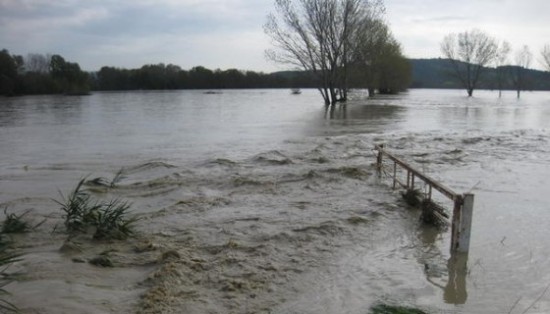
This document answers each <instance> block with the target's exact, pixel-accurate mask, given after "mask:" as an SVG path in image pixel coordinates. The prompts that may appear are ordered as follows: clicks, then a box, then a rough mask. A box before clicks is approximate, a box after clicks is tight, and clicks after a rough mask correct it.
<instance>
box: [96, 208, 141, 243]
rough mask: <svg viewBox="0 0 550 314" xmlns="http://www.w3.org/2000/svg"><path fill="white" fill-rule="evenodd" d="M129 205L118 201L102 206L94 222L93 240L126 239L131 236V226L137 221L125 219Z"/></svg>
mask: <svg viewBox="0 0 550 314" xmlns="http://www.w3.org/2000/svg"><path fill="white" fill-rule="evenodd" d="M129 209H130V204H128V203H127V202H123V201H120V200H118V199H115V200H112V201H111V202H109V203H107V204H104V205H103V206H102V207H101V209H100V210H99V211H98V215H97V219H96V221H95V226H96V232H95V234H94V239H97V240H100V239H119V240H122V239H126V238H128V237H129V236H131V235H132V234H133V229H132V225H133V224H134V223H135V222H136V220H137V219H135V218H133V219H126V216H127V214H128V210H129Z"/></svg>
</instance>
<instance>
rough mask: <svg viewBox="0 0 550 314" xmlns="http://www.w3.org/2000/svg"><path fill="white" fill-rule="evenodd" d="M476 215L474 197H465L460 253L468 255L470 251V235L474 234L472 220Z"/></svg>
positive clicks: (459, 245)
mask: <svg viewBox="0 0 550 314" xmlns="http://www.w3.org/2000/svg"><path fill="white" fill-rule="evenodd" d="M473 213H474V195H473V194H470V193H467V194H464V196H463V203H462V213H461V215H460V231H459V235H458V247H457V248H456V249H457V251H458V252H461V253H467V252H468V251H469V250H470V235H471V233H472V218H473Z"/></svg>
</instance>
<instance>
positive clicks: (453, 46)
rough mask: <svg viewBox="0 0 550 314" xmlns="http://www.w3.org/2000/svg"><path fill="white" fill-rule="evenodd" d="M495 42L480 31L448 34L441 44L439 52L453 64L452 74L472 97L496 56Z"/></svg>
mask: <svg viewBox="0 0 550 314" xmlns="http://www.w3.org/2000/svg"><path fill="white" fill-rule="evenodd" d="M497 48H498V45H497V43H496V40H495V39H494V38H492V37H491V36H489V35H487V34H485V33H484V32H482V31H480V30H476V29H474V30H471V31H466V32H464V33H459V34H458V35H457V34H449V35H447V36H446V37H445V38H444V39H443V42H442V43H441V52H442V53H443V55H444V56H445V57H446V58H448V59H450V61H451V63H452V64H453V68H454V72H455V73H454V74H455V75H456V77H457V79H458V80H459V81H460V83H461V84H462V86H463V87H464V88H465V89H466V91H467V92H468V96H472V95H473V93H474V89H476V87H477V85H478V83H479V80H480V78H481V76H482V74H483V73H484V72H485V70H486V67H485V66H487V65H489V64H491V63H492V62H493V61H494V60H495V58H496V56H497Z"/></svg>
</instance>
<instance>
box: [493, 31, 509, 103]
mask: <svg viewBox="0 0 550 314" xmlns="http://www.w3.org/2000/svg"><path fill="white" fill-rule="evenodd" d="M510 50H511V48H510V44H509V43H508V42H507V41H503V42H502V43H501V44H500V45H499V46H498V49H497V55H496V57H495V68H496V80H497V86H498V97H499V98H500V97H502V89H503V87H504V83H505V82H506V70H505V67H504V66H505V65H506V64H507V63H508V55H509V54H510Z"/></svg>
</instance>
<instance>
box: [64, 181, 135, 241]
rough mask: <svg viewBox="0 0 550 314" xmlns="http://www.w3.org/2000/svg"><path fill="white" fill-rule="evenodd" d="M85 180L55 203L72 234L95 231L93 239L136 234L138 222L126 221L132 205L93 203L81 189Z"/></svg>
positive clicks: (90, 197) (124, 203)
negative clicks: (135, 228) (134, 229)
mask: <svg viewBox="0 0 550 314" xmlns="http://www.w3.org/2000/svg"><path fill="white" fill-rule="evenodd" d="M84 182H85V179H82V180H80V181H79V182H78V184H77V186H76V187H75V189H74V190H73V191H72V192H71V193H70V194H69V195H67V196H63V194H62V193H60V194H61V201H57V200H54V201H55V202H56V203H57V204H59V205H60V206H61V210H62V211H63V212H64V215H63V218H64V219H65V221H64V225H65V228H66V230H67V232H69V233H70V234H74V233H78V232H84V233H85V232H88V231H89V230H90V229H93V228H95V232H94V235H93V237H94V239H97V240H102V239H118V240H122V239H125V238H127V237H129V236H131V235H132V234H133V224H134V223H135V222H136V219H135V218H127V216H128V210H129V209H130V205H129V204H128V203H127V202H123V201H120V200H118V199H115V200H112V201H110V202H100V201H98V200H94V199H93V198H92V196H91V195H90V194H89V193H88V192H86V191H84V190H83V189H82V186H83V185H84Z"/></svg>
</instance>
